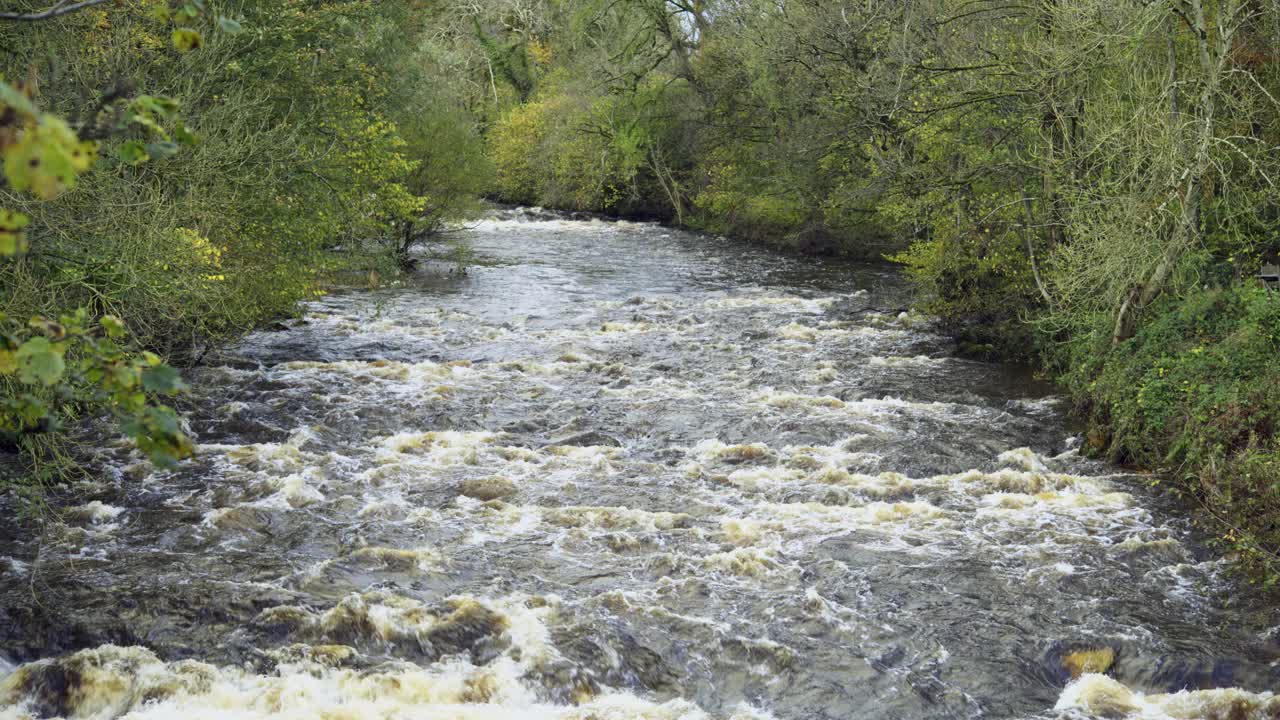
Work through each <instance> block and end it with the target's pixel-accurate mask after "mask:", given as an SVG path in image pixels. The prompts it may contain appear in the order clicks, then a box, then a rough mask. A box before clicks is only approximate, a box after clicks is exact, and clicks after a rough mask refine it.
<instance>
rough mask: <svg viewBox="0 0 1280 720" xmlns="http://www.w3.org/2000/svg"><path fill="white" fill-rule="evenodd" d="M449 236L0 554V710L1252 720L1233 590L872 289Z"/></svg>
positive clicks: (1178, 536)
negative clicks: (177, 461) (450, 260)
mask: <svg viewBox="0 0 1280 720" xmlns="http://www.w3.org/2000/svg"><path fill="white" fill-rule="evenodd" d="M465 235H466V236H467V237H466V239H467V241H468V242H469V243H470V245H471V248H472V252H473V253H474V256H475V257H474V259H473V261H472V264H471V265H470V267H469V269H468V270H467V272H466V273H465V274H450V273H434V274H429V275H427V276H424V277H423V278H420V279H418V280H415V281H412V282H409V283H407V284H406V285H404V286H401V287H394V288H384V289H380V290H368V291H358V292H357V291H351V292H342V293H334V294H332V295H330V296H326V297H323V298H319V299H318V300H317V301H316V302H314V303H311V304H310V305H309V306H308V308H307V312H306V314H305V317H304V318H303V319H301V320H299V321H294V322H290V323H287V327H283V328H278V329H277V330H275V331H270V332H261V333H257V334H255V335H253V336H251V337H249V338H248V339H246V340H245V341H244V342H243V343H241V344H240V345H239V346H237V347H236V348H235V349H234V351H233V352H231V353H230V354H229V355H227V357H226V358H225V364H223V365H222V366H220V367H213V368H206V369H201V370H198V371H196V372H194V373H192V374H191V376H190V378H191V381H192V384H193V386H194V390H193V397H192V399H191V401H190V408H189V409H188V416H189V418H190V423H191V428H192V431H193V433H194V434H195V436H196V437H197V439H198V442H199V454H198V457H197V458H196V459H194V460H192V461H188V462H186V463H184V464H183V465H182V466H181V467H180V468H178V469H176V470H173V471H166V472H159V471H156V470H155V469H154V468H152V467H150V466H149V465H147V464H146V463H145V462H142V461H141V460H140V458H139V457H138V456H137V455H135V454H133V453H132V452H131V451H130V450H129V449H128V448H127V447H126V446H124V445H123V444H121V443H118V442H116V441H109V442H108V441H104V442H102V443H101V445H100V447H99V448H98V449H97V450H96V455H95V457H94V458H93V460H92V462H91V464H90V467H91V468H92V469H93V472H92V473H91V475H90V477H88V478H86V479H85V480H83V481H82V482H80V483H79V484H78V485H77V486H76V487H75V488H74V495H75V496H76V497H78V498H79V499H78V500H76V501H75V504H73V505H69V506H65V507H63V506H60V502H61V500H60V498H62V495H61V494H59V493H55V494H54V495H53V504H54V505H55V511H56V513H57V515H56V519H55V520H54V521H52V522H50V523H48V525H47V527H46V529H45V530H44V531H43V532H41V533H35V532H33V531H31V529H30V527H29V526H27V525H23V524H13V525H11V526H9V527H7V528H4V529H0V603H2V606H3V609H0V708H3V709H0V718H2V719H3V720H15V719H17V718H28V717H59V716H65V717H77V718H88V717H92V718H114V717H121V716H125V717H130V718H171V717H180V718H183V720H200V719H204V718H210V719H213V718H218V719H226V720H230V719H233V718H234V719H237V720H239V719H245V718H260V717H283V718H330V719H334V720H337V719H340V718H351V719H355V718H439V719H446V718H448V719H455V718H457V719H462V718H467V719H472V718H475V719H479V718H494V719H499V718H513V719H524V718H529V719H539V720H541V719H548V720H550V719H559V718H573V719H577V720H588V719H593V720H632V719H641V718H644V719H652V720H660V719H675V718H689V719H701V718H715V719H717V720H719V719H731V720H764V719H767V718H776V719H777V720H783V719H788V720H789V719H795V720H801V719H803V720H816V719H827V718H830V719H833V720H834V719H836V718H840V719H842V720H843V719H849V718H903V719H906V718H911V719H915V718H968V717H985V718H1057V717H1076V718H1079V717H1124V716H1132V717H1176V718H1200V717H1204V718H1254V717H1256V718H1263V717H1268V718H1273V717H1280V699H1277V698H1275V697H1273V696H1272V695H1271V694H1270V693H1269V692H1268V690H1269V689H1271V688H1274V687H1276V685H1277V681H1278V680H1280V668H1277V666H1276V664H1277V660H1278V659H1280V629H1278V626H1280V619H1278V618H1277V616H1276V613H1275V612H1274V610H1273V608H1274V602H1268V601H1266V600H1265V599H1264V598H1263V597H1262V595H1261V594H1260V593H1259V592H1258V591H1256V590H1255V589H1253V588H1251V587H1249V586H1248V585H1247V584H1245V583H1243V582H1242V581H1241V580H1239V579H1237V578H1235V577H1234V576H1232V575H1230V574H1229V573H1228V569H1227V565H1226V564H1225V562H1224V561H1223V560H1221V559H1219V558H1218V557H1217V556H1215V555H1214V554H1213V553H1212V552H1210V551H1209V550H1207V549H1206V546H1205V545H1204V543H1203V539H1202V538H1199V537H1197V536H1196V535H1195V534H1194V533H1193V531H1192V530H1191V529H1190V527H1189V523H1188V522H1187V520H1186V517H1187V513H1188V512H1190V511H1189V510H1188V509H1186V508H1176V507H1172V506H1171V505H1170V504H1169V502H1168V501H1166V500H1164V499H1162V496H1161V495H1160V494H1158V492H1156V491H1154V490H1152V488H1151V487H1150V485H1151V483H1152V482H1153V481H1152V479H1151V478H1147V477H1142V476H1134V475H1126V474H1125V473H1124V472H1123V471H1121V470H1119V469H1117V468H1114V467H1109V466H1107V465H1105V464H1102V463H1099V462H1096V461H1092V460H1088V459H1085V458H1082V457H1081V456H1080V455H1079V454H1078V453H1077V446H1078V442H1079V441H1078V438H1076V437H1075V436H1076V431H1075V429H1073V428H1072V426H1071V424H1070V423H1069V421H1068V419H1067V417H1066V410H1067V408H1066V406H1065V404H1064V403H1063V401H1062V400H1061V399H1060V398H1057V397H1055V396H1054V395H1053V394H1052V388H1050V387H1046V386H1045V385H1044V384H1041V383H1038V382H1036V381H1034V380H1033V379H1032V378H1031V377H1029V376H1028V375H1027V373H1026V372H1025V371H1021V370H1018V369H1016V368H1008V367H1002V366H999V365H993V364H986V363H980V362H974V361H970V360H965V359H961V358H959V357H956V356H955V354H954V351H953V346H952V343H950V342H949V341H948V340H947V339H946V338H944V337H942V336H941V335H939V334H937V333H936V332H935V331H934V330H933V329H932V328H931V325H930V323H929V322H928V320H927V318H923V317H920V316H918V315H915V314H911V313H905V312H902V311H901V308H902V307H904V306H905V305H906V304H907V303H908V301H909V293H908V290H907V288H906V287H905V285H904V282H903V280H902V279H901V278H900V277H899V276H898V275H897V273H896V272H895V271H894V270H893V269H892V268H890V267H887V266H874V265H865V264H862V265H859V264H853V263H849V262H843V261H837V260H813V259H801V258H795V257H789V256H783V255H778V254H775V253H772V252H769V251H766V250H763V249H759V248H752V247H744V246H742V245H739V244H735V243H733V242H731V241H728V240H724V239H718V238H708V237H700V236H696V235H693V234H689V233H683V232H679V231H674V230H670V229H665V228H662V227H659V226H656V225H647V224H639V223H627V222H606V221H601V220H570V219H567V218H564V217H558V216H554V215H551V214H547V213H539V212H534V211H528V210H507V211H500V212H498V213H496V214H495V215H494V216H493V217H491V218H490V219H488V220H485V221H483V222H481V223H479V224H478V225H476V226H475V227H474V228H471V229H469V230H467V231H466V232H465ZM10 510H11V508H9V509H6V510H5V512H9V511H10ZM1090 670H1094V671H1103V670H1105V671H1106V674H1100V672H1088V671H1090ZM1076 676H1079V679H1073V678H1074V677H1076ZM1179 691H1181V692H1179ZM1170 693H1172V694H1170Z"/></svg>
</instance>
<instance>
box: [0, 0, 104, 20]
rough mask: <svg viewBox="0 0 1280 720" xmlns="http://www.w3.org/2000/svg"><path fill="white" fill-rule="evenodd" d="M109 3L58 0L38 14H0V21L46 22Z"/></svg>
mask: <svg viewBox="0 0 1280 720" xmlns="http://www.w3.org/2000/svg"><path fill="white" fill-rule="evenodd" d="M110 1H111V0H83V1H82V2H78V3H74V4H72V5H68V4H67V2H68V0H59V2H57V3H54V4H53V5H52V6H50V7H47V8H45V9H44V10H41V11H39V12H33V13H0V20H9V21H11V22H34V21H36V20H48V19H50V18H56V17H61V16H63V15H68V14H70V13H73V12H75V11H77V10H83V9H85V8H89V7H93V6H94V5H101V4H103V3H105V2H110Z"/></svg>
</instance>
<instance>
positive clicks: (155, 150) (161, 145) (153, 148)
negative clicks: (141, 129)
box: [147, 140, 178, 160]
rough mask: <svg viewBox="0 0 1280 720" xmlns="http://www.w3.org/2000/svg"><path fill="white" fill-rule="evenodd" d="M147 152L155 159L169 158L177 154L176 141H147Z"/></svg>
mask: <svg viewBox="0 0 1280 720" xmlns="http://www.w3.org/2000/svg"><path fill="white" fill-rule="evenodd" d="M147 154H148V155H150V156H151V157H153V158H155V159H156V160H163V159H165V158H171V157H173V156H174V155H177V154H178V143H176V142H172V141H170V140H163V141H161V142H153V143H147Z"/></svg>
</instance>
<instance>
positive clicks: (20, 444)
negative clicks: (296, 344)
mask: <svg viewBox="0 0 1280 720" xmlns="http://www.w3.org/2000/svg"><path fill="white" fill-rule="evenodd" d="M5 11H6V14H5V15H0V49H2V51H0V73H2V79H3V81H4V82H3V84H0V153H2V154H3V161H4V168H5V178H6V181H5V182H4V183H0V255H3V257H0V310H2V311H3V319H0V322H3V323H4V325H3V334H2V335H0V396H2V397H3V404H0V443H2V444H4V445H7V446H9V447H10V448H11V449H19V450H21V451H22V454H23V456H24V457H25V458H26V461H27V466H26V468H25V470H26V471H31V470H32V469H33V468H40V467H47V464H41V463H39V462H38V461H39V460H42V459H43V460H48V459H49V458H50V457H51V456H52V455H51V450H53V449H54V447H55V445H56V444H57V442H59V439H58V438H59V436H58V435H57V434H56V433H54V432H53V431H55V430H56V429H57V428H58V426H59V424H60V423H61V422H63V421H66V420H73V419H75V418H78V417H84V416H95V415H97V414H98V413H100V412H103V411H107V412H108V414H113V415H115V416H117V418H118V419H119V420H120V421H121V422H122V424H123V428H124V429H125V430H126V431H127V432H128V434H129V435H131V436H132V437H134V438H135V439H136V440H138V442H139V445H140V447H142V448H143V449H145V450H148V451H149V452H148V454H149V455H150V456H151V457H152V458H153V459H156V460H160V461H170V462H171V461H173V460H175V459H177V458H180V457H182V456H184V455H185V454H187V453H188V452H189V449H190V445H189V441H187V440H186V438H185V437H184V435H183V433H182V431H181V428H180V426H179V423H178V421H177V419H176V416H175V415H174V414H173V413H172V412H171V411H169V410H168V409H166V408H165V407H164V406H163V405H162V404H160V401H161V400H163V396H164V395H165V394H168V393H171V392H173V391H175V390H177V389H178V387H179V381H178V380H176V373H174V372H173V371H172V370H171V369H170V367H169V364H172V365H188V364H192V363H195V362H198V361H199V359H200V358H201V357H202V356H203V355H204V354H205V353H206V352H207V351H209V350H210V349H211V348H214V347H216V346H217V345H219V344H221V343H224V342H226V341H228V340H230V339H234V338H235V337H237V336H239V335H240V334H242V333H244V332H246V331H248V330H250V329H253V328H255V327H258V326H260V325H262V324H263V323H264V322H266V321H269V320H272V319H274V318H277V317H280V316H282V315H287V314H289V313H292V312H293V311H294V309H295V307H296V306H297V303H298V302H299V301H300V300H303V299H306V298H309V297H313V296H315V295H317V294H319V293H322V292H323V291H324V288H325V287H326V285H327V284H328V283H329V282H331V281H332V280H333V278H335V277H339V276H341V275H343V274H347V273H359V274H360V275H362V276H363V275H366V274H367V273H368V271H369V270H383V271H385V270H386V269H387V266H390V265H392V264H393V263H394V262H395V261H397V260H399V261H405V260H406V259H407V254H408V252H409V251H410V250H411V249H412V246H413V245H414V244H416V243H419V242H421V241H423V240H424V239H426V238H428V237H429V236H430V234H431V233H432V232H433V231H436V230H438V229H439V228H440V226H441V224H442V223H443V222H445V221H447V220H449V219H452V218H453V217H455V216H456V215H459V214H461V213H463V212H464V211H465V210H466V209H467V207H468V206H469V205H470V204H473V203H474V202H476V199H475V196H476V193H477V192H478V190H479V189H481V188H483V187H485V186H487V184H488V179H487V178H488V172H487V170H486V168H487V162H486V161H485V159H484V158H483V156H482V154H481V152H480V150H481V145H480V138H479V135H478V134H477V132H476V126H475V124H474V123H473V122H472V121H471V119H470V118H469V117H468V116H467V110H466V108H465V106H464V104H463V101H464V100H465V99H464V98H460V97H457V95H456V93H454V91H453V89H452V88H450V87H449V86H448V85H447V84H445V83H442V82H440V81H439V80H438V78H439V77H441V76H442V75H444V74H445V73H444V71H443V70H442V69H441V67H440V62H441V60H440V58H439V57H437V54H436V53H435V50H434V49H433V48H432V47H431V46H430V44H429V43H428V42H427V41H426V38H427V27H428V26H427V18H426V17H425V16H424V15H423V14H422V13H421V12H420V11H418V10H416V9H415V8H414V7H413V5H412V4H409V3H381V2H372V1H355V2H345V1H334V2H299V1H297V0H262V1H249V0H246V1H242V2H218V3H214V2H208V3H205V2H201V1H199V0H193V1H192V2H173V3H170V2H167V1H160V0H138V1H127V2H125V1H122V2H98V3H76V4H74V5H73V4H70V3H65V2H59V3H52V4H42V3H37V2H16V3H9V4H7V5H6V7H5ZM10 11H11V12H10ZM428 109H429V111H426V110H428ZM32 462H35V463H36V464H35V465H32V464H31V463H32Z"/></svg>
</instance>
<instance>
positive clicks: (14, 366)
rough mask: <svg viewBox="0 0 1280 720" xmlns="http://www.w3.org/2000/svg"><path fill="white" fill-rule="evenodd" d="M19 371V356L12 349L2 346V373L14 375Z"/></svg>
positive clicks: (0, 350)
mask: <svg viewBox="0 0 1280 720" xmlns="http://www.w3.org/2000/svg"><path fill="white" fill-rule="evenodd" d="M17 371H18V356H17V355H15V354H14V352H13V351H12V350H5V349H3V348H0V375H12V374H14V373H15V372H17Z"/></svg>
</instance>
